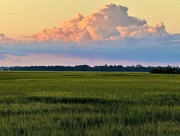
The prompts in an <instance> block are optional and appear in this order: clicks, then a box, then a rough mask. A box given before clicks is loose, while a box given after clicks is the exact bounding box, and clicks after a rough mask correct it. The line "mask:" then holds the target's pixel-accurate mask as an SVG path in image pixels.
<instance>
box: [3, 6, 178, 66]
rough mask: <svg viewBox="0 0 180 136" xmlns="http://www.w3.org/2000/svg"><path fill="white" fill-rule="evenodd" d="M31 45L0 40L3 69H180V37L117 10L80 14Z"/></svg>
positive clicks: (34, 38) (45, 32) (40, 35)
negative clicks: (136, 66) (87, 66)
mask: <svg viewBox="0 0 180 136" xmlns="http://www.w3.org/2000/svg"><path fill="white" fill-rule="evenodd" d="M31 39H32V41H31V42H27V41H26V42H20V41H18V42H13V40H12V39H10V38H7V37H6V36H5V35H3V34H0V65H4V66H5V65H7V64H8V65H11V64H12V65H18V64H21V65H48V64H49V65H63V64H65V65H68V64H69V65H76V64H91V65H93V64H94V65H98V64H102V63H104V64H117V65H118V64H147V65H148V64H149V65H153V64H156V65H157V64H167V65H168V64H172V65H176V64H177V65H179V66H180V63H179V62H180V61H179V58H180V53H179V51H180V40H179V39H180V34H169V33H167V32H166V29H165V26H164V24H163V23H162V22H160V23H158V24H157V25H156V26H149V25H148V24H147V22H146V20H144V19H139V18H137V17H132V16H129V15H128V8H127V7H123V6H120V5H115V4H108V5H105V6H104V7H103V8H100V9H98V10H96V11H95V12H94V13H92V14H90V15H87V16H86V17H84V16H83V15H81V14H77V15H76V16H75V17H74V18H72V19H69V20H67V21H65V22H64V23H63V24H62V25H61V26H60V27H54V28H52V29H45V30H43V31H42V32H40V33H38V34H35V35H34V36H32V37H31ZM39 41H41V42H39ZM82 41H88V42H82ZM63 60H65V61H63Z"/></svg>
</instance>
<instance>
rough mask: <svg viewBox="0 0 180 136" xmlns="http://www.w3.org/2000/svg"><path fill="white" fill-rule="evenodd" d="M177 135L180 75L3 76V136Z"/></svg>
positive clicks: (0, 122)
mask: <svg viewBox="0 0 180 136" xmlns="http://www.w3.org/2000/svg"><path fill="white" fill-rule="evenodd" d="M23 135H26V136H35V135H38V136H51V135H53V136H55V135H62V136H63V135H70V136H73V135H74V136H81V135H83V136H121V135H122V136H129V135H130V136H131V135H132V136H141V135H142V136H153V135H157V136H164V135H167V136H171V135H172V136H179V135H180V75H175V74H171V75H170V74H150V73H123V72H122V73H121V72H119V73H115V72H0V136H23Z"/></svg>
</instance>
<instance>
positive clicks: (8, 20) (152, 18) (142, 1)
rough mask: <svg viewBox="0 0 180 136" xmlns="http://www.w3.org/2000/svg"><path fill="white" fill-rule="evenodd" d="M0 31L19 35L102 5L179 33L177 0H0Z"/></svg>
mask: <svg viewBox="0 0 180 136" xmlns="http://www.w3.org/2000/svg"><path fill="white" fill-rule="evenodd" d="M0 2H1V4H0V33H3V34H5V35H6V36H8V37H13V38H20V37H21V36H24V35H33V34H35V33H37V32H39V31H41V30H43V29H45V28H51V27H54V26H59V25H60V24H61V23H62V22H63V21H64V20H67V19H68V18H71V17H73V16H74V15H76V14H77V13H81V14H83V15H84V16H86V15H88V14H90V13H92V12H93V11H95V10H96V9H98V8H100V7H102V6H104V5H105V4H109V3H115V4H118V5H122V6H126V7H128V8H129V11H128V12H129V15H131V16H137V17H138V18H142V19H143V18H144V19H146V20H147V21H148V24H150V25H155V24H156V23H157V22H160V21H161V22H163V23H164V24H165V26H166V30H167V31H168V32H171V33H180V27H179V24H180V16H179V13H180V0H99V1H97V0H86V1H84V0H75V1H73V0H0Z"/></svg>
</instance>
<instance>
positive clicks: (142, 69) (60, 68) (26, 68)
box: [3, 65, 180, 74]
mask: <svg viewBox="0 0 180 136" xmlns="http://www.w3.org/2000/svg"><path fill="white" fill-rule="evenodd" d="M3 70H10V71H107V72H108V71H110V72H151V73H170V74H179V73H180V68H179V67H171V66H167V67H160V66H158V67H152V66H148V67H144V66H142V65H136V66H126V67H124V66H122V65H110V66H108V65H103V66H93V67H90V66H88V65H77V66H23V67H20V66H16V67H6V68H4V69H3Z"/></svg>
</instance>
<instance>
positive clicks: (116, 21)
mask: <svg viewBox="0 0 180 136" xmlns="http://www.w3.org/2000/svg"><path fill="white" fill-rule="evenodd" d="M166 34H167V32H166V30H165V26H164V25H163V23H158V24H157V25H156V26H155V27H152V26H149V25H148V24H147V22H146V20H144V19H139V18H136V17H132V16H129V15H128V8H127V7H124V6H121V5H115V4H108V5H105V6H104V7H103V8H100V9H98V10H96V11H95V12H93V13H92V14H89V15H87V16H86V17H84V16H83V15H81V14H77V15H76V16H75V17H74V18H72V19H69V20H67V21H65V22H64V23H63V24H62V26H60V27H54V28H52V29H45V30H43V31H42V32H40V33H38V34H35V35H34V36H33V37H32V39H33V40H34V41H73V42H80V41H89V40H115V39H119V38H122V37H143V36H157V35H166Z"/></svg>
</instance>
